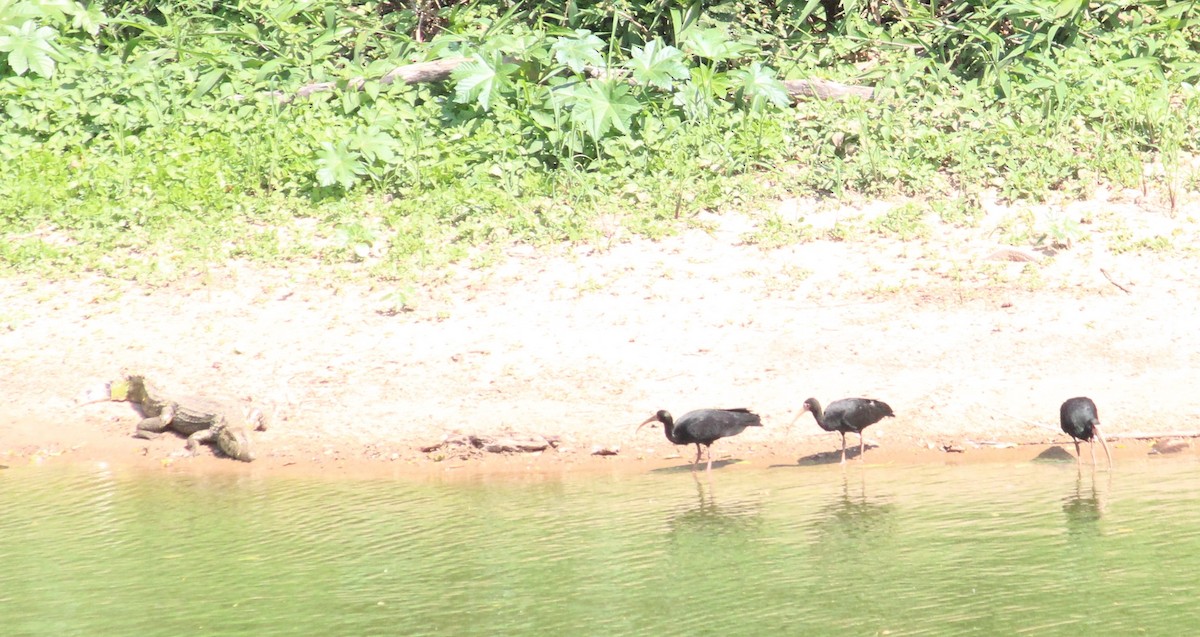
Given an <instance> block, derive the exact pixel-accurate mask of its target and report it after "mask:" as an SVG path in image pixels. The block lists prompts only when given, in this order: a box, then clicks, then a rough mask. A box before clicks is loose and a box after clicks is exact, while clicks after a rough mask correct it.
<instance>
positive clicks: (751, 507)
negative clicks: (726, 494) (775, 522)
mask: <svg viewBox="0 0 1200 637" xmlns="http://www.w3.org/2000/svg"><path fill="white" fill-rule="evenodd" d="M693 478H695V482H696V501H697V504H696V505H695V506H689V507H687V508H685V509H683V510H681V511H679V512H677V513H675V514H674V515H673V516H672V517H671V521H670V525H671V533H672V535H673V536H675V537H677V538H678V537H679V536H680V535H681V534H685V535H693V534H694V535H708V536H711V535H727V534H728V535H736V536H738V537H743V538H745V537H747V536H748V535H749V533H748V532H749V531H756V530H757V529H758V528H759V527H760V526H761V525H762V518H761V511H760V508H761V507H760V505H759V504H757V503H752V502H746V501H736V500H735V501H726V502H725V503H724V504H718V503H717V499H716V494H715V493H714V489H713V484H712V482H711V481H708V480H701V479H700V478H699V476H697V475H695V474H693Z"/></svg>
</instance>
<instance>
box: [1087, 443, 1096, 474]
mask: <svg viewBox="0 0 1200 637" xmlns="http://www.w3.org/2000/svg"><path fill="white" fill-rule="evenodd" d="M1088 450H1089V451H1091V452H1092V466H1093V467H1094V466H1096V437H1095V436H1092V439H1091V440H1089V441H1088Z"/></svg>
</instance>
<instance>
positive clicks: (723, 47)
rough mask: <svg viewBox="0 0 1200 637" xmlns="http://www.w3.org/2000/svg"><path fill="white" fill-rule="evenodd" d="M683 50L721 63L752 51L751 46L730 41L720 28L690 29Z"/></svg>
mask: <svg viewBox="0 0 1200 637" xmlns="http://www.w3.org/2000/svg"><path fill="white" fill-rule="evenodd" d="M683 48H684V49H686V50H687V51H689V52H691V53H693V54H694V55H698V56H700V57H702V58H706V59H709V60H712V61H714V62H720V61H722V60H728V59H729V58H733V57H737V56H739V55H741V54H743V53H745V52H746V51H749V50H750V48H751V47H750V46H748V45H745V44H741V43H739V42H733V41H730V39H729V36H728V35H726V34H725V32H724V31H723V30H721V29H718V28H715V27H714V28H709V29H689V30H688V32H687V38H686V39H685V40H684V42H683Z"/></svg>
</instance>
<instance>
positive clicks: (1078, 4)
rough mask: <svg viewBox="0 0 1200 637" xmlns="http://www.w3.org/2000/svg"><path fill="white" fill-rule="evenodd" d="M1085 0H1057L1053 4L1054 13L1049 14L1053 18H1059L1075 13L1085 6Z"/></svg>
mask: <svg viewBox="0 0 1200 637" xmlns="http://www.w3.org/2000/svg"><path fill="white" fill-rule="evenodd" d="M1084 3H1085V0H1059V2H1058V4H1056V5H1055V6H1054V14H1053V15H1052V16H1051V18H1052V19H1054V20H1061V19H1063V18H1065V17H1067V16H1069V15H1073V14H1075V13H1077V12H1078V11H1079V10H1080V9H1081V8H1082V7H1084V6H1085V4H1084Z"/></svg>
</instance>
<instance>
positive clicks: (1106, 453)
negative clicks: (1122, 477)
mask: <svg viewBox="0 0 1200 637" xmlns="http://www.w3.org/2000/svg"><path fill="white" fill-rule="evenodd" d="M1092 431H1094V432H1095V433H1096V437H1097V438H1099V439H1100V446H1101V447H1104V457H1105V458H1106V459H1107V460H1108V466H1109V468H1112V454H1111V453H1109V451H1108V441H1107V440H1105V439H1104V434H1102V433H1100V427H1099V425H1093V427H1092Z"/></svg>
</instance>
